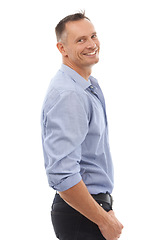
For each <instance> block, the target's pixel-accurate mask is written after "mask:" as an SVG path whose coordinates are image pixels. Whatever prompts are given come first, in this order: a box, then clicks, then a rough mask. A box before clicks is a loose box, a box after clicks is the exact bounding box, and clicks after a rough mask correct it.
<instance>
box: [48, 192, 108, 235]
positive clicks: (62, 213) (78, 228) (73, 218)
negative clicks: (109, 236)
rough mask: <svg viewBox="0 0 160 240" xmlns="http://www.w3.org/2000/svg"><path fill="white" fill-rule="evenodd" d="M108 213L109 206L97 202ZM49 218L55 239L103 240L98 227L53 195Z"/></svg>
mask: <svg viewBox="0 0 160 240" xmlns="http://www.w3.org/2000/svg"><path fill="white" fill-rule="evenodd" d="M98 203H99V204H101V205H102V207H103V208H104V209H105V210H106V211H107V212H108V211H110V210H111V206H110V205H109V204H107V203H102V202H98ZM51 218H52V224H53V228H54V231H55V234H56V237H57V238H58V239H60V240H105V238H104V237H103V236H102V234H101V232H100V230H99V228H98V226H97V225H96V224H95V223H93V222H91V221H90V220H89V219H87V218H86V217H84V216H83V215H82V214H80V213H79V212H77V211H76V210H75V209H73V208H72V207H70V206H69V205H68V204H67V203H66V202H65V201H64V200H63V199H62V198H61V197H60V196H59V195H58V194H56V195H55V198H54V201H53V205H52V211H51Z"/></svg>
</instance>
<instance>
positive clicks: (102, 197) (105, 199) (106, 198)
mask: <svg viewBox="0 0 160 240" xmlns="http://www.w3.org/2000/svg"><path fill="white" fill-rule="evenodd" d="M92 197H93V198H94V199H95V200H96V201H98V202H102V203H108V204H109V205H110V206H111V207H112V205H113V198H112V196H111V195H110V194H109V193H99V194H92Z"/></svg>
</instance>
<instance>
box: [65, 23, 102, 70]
mask: <svg viewBox="0 0 160 240" xmlns="http://www.w3.org/2000/svg"><path fill="white" fill-rule="evenodd" d="M64 35H65V40H64V49H65V58H66V60H67V62H69V63H70V64H71V65H72V66H75V67H78V68H81V69H83V68H85V67H91V66H92V65H94V64H96V63H97V62H98V61H99V50H100V42H99V40H98V38H97V34H96V31H95V29H94V26H93V24H92V23H91V22H90V21H89V20H87V19H82V20H79V21H74V22H68V23H67V24H66V31H65V34H64Z"/></svg>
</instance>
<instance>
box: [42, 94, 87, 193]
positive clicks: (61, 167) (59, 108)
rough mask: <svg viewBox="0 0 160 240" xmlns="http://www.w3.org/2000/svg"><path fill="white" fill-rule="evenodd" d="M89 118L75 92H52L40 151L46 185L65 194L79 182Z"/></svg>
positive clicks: (46, 108)
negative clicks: (42, 153)
mask: <svg viewBox="0 0 160 240" xmlns="http://www.w3.org/2000/svg"><path fill="white" fill-rule="evenodd" d="M87 132H88V118H87V113H86V111H85V108H84V106H83V101H82V99H81V97H80V96H79V95H78V94H77V93H76V92H74V91H64V92H62V93H58V92H53V93H52V97H51V98H49V99H48V100H47V101H46V103H45V106H44V110H43V134H42V135H43V136H42V139H43V151H44V159H45V168H46V173H47V176H48V182H49V185H50V186H51V187H53V188H54V189H55V190H57V191H65V190H67V189H69V188H71V187H73V186H74V185H76V184H77V183H79V182H80V181H81V175H80V161H81V144H82V143H83V141H84V139H85V137H86V135H87Z"/></svg>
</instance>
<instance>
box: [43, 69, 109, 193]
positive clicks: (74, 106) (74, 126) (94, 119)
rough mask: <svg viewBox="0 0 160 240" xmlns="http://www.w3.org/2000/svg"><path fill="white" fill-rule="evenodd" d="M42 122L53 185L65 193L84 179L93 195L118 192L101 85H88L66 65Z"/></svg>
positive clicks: (51, 91)
mask: <svg viewBox="0 0 160 240" xmlns="http://www.w3.org/2000/svg"><path fill="white" fill-rule="evenodd" d="M41 120H42V121H41V123H42V124H41V126H42V145H43V152H44V160H45V168H46V173H47V176H48V182H49V185H50V186H51V187H53V188H54V189H55V190H57V191H59V192H61V191H65V190H67V189H69V188H71V187H73V186H74V185H76V184H77V183H79V182H80V181H81V179H82V180H83V181H84V183H85V184H86V186H87V188H88V191H89V192H90V194H98V193H106V192H109V193H112V190H113V165H112V159H111V154H110V148H109V142H108V126H107V116H106V110H105V101H104V97H103V94H102V91H101V89H100V87H99V85H98V82H97V80H96V79H95V78H93V77H91V76H90V77H89V80H88V81H86V80H85V79H84V78H83V77H82V76H80V75H79V74H78V73H77V72H75V71H74V70H73V69H71V68H69V67H68V66H66V65H64V64H62V67H61V69H60V70H59V71H58V73H57V74H56V76H55V77H54V78H53V79H52V81H51V83H50V86H49V88H48V91H47V94H46V97H45V100H44V104H43V108H42V119H41Z"/></svg>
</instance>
